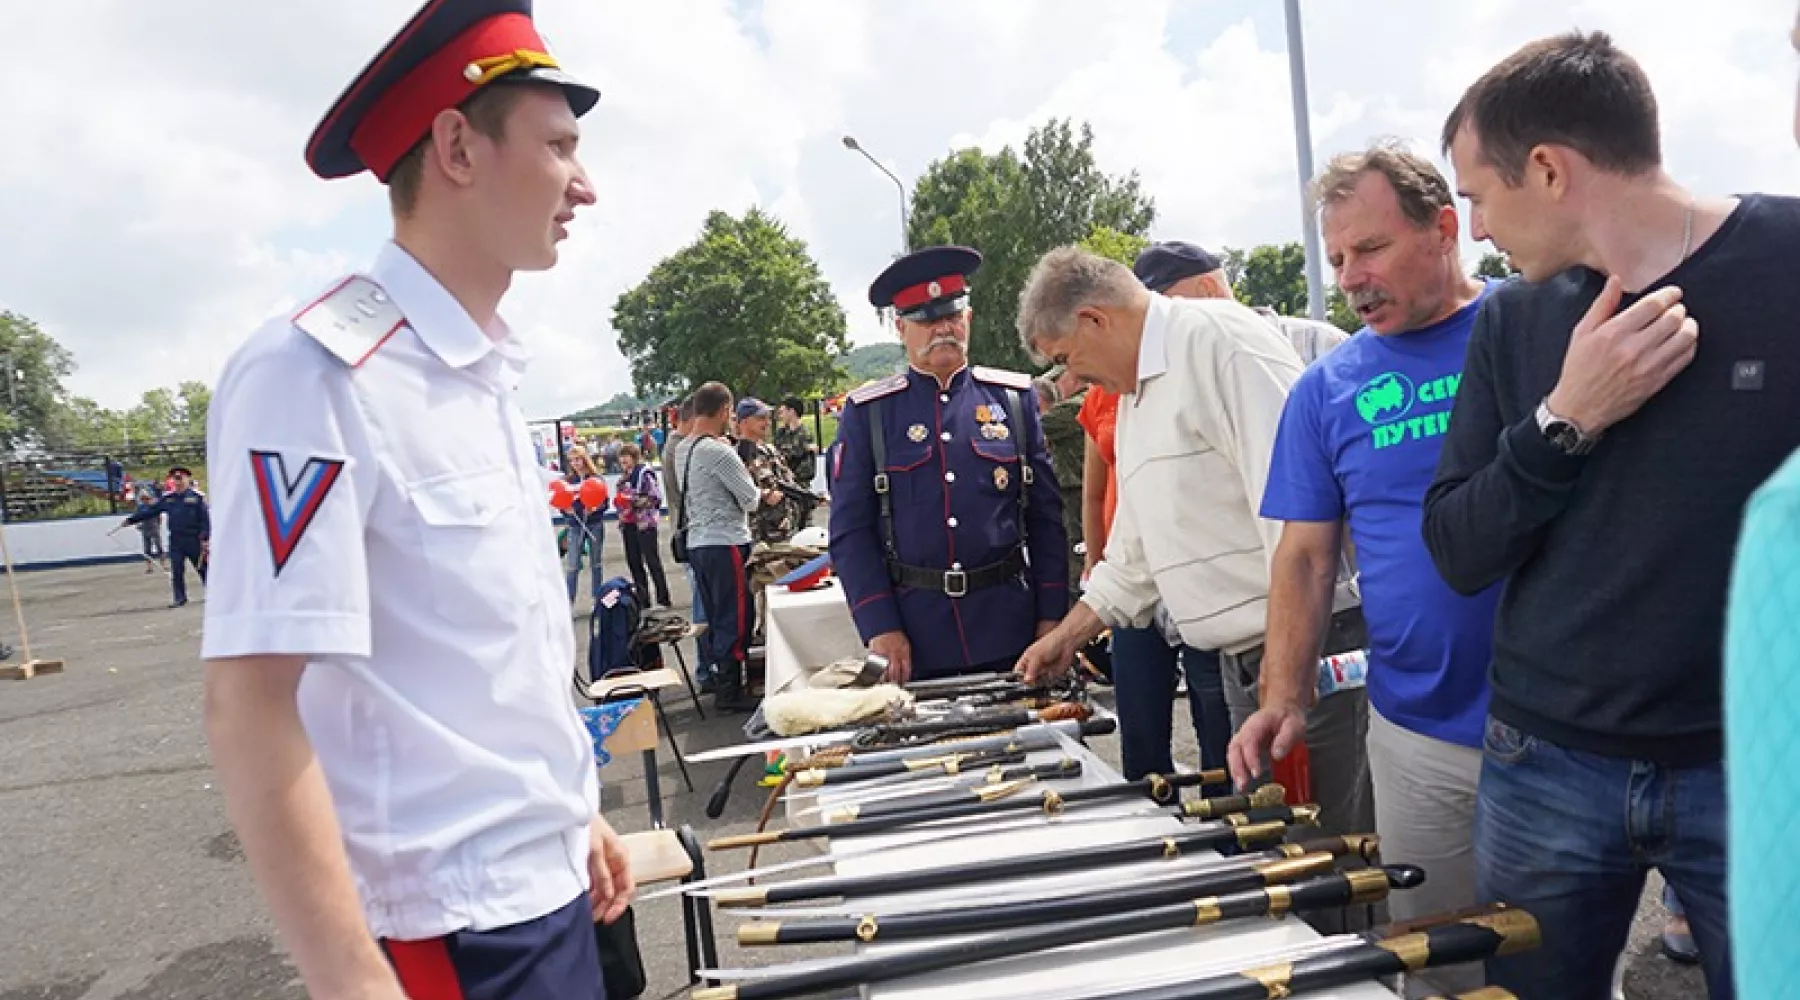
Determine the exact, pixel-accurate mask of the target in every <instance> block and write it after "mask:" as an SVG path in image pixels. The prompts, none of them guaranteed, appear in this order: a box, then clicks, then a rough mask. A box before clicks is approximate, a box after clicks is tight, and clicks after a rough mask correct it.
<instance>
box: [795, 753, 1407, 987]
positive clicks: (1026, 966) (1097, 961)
mask: <svg viewBox="0 0 1800 1000" xmlns="http://www.w3.org/2000/svg"><path fill="white" fill-rule="evenodd" d="M1070 755H1073V756H1077V757H1078V758H1079V759H1080V760H1081V762H1082V775H1081V777H1079V778H1077V779H1072V780H1069V781H1058V782H1053V783H1050V787H1060V788H1063V789H1065V790H1066V789H1069V788H1075V787H1084V786H1089V785H1097V784H1106V783H1112V782H1117V781H1120V780H1122V779H1121V778H1120V776H1119V775H1118V773H1117V772H1115V771H1114V770H1113V769H1112V768H1111V767H1109V766H1108V765H1107V764H1106V763H1105V762H1104V761H1102V760H1101V759H1100V758H1099V757H1098V756H1096V755H1095V754H1093V753H1092V752H1091V751H1089V750H1088V749H1087V748H1086V747H1081V746H1079V745H1075V746H1074V747H1073V750H1072V751H1071V750H1067V749H1057V750H1049V751H1043V752H1039V753H1034V754H1032V755H1031V757H1030V761H1031V762H1032V763H1048V762H1051V761H1054V760H1057V759H1059V758H1061V757H1063V756H1070ZM842 794H844V795H851V794H854V792H852V791H850V790H848V789H846V790H845V792H844V793H842ZM840 797H841V796H838V795H831V794H827V795H822V796H820V804H824V803H828V802H832V801H834V800H838V799H839V798H840ZM1152 808H1153V807H1152V806H1151V805H1150V803H1148V802H1147V801H1132V802H1120V803H1116V804H1107V805H1098V804H1096V805H1093V806H1084V807H1081V808H1079V809H1071V810H1070V811H1069V812H1068V813H1066V814H1065V820H1064V821H1063V822H1059V823H1051V822H1043V823H1039V824H1037V825H1034V826H1027V827H1023V828H1020V827H1013V828H1010V829H1005V830H997V831H995V832H993V833H984V834H977V835H970V836H958V837H955V838H954V839H951V840H947V841H942V842H932V841H925V842H918V841H917V840H916V838H917V836H918V831H917V830H913V831H910V832H899V833H894V834H874V835H867V836H859V837H845V838H838V839H834V840H832V841H831V845H830V846H831V848H832V849H833V850H835V851H838V852H855V853H854V855H852V856H850V857H846V858H844V859H843V860H840V861H839V862H838V863H837V864H836V866H835V867H836V870H837V873H838V874H840V875H849V876H857V875H872V874H876V873H881V872H892V871H906V870H909V869H917V868H923V867H929V866H936V865H943V864H949V863H961V862H967V861H975V860H985V859H995V858H1005V857H1016V856H1019V855H1023V854H1031V853H1036V852H1043V851H1070V850H1073V851H1079V850H1082V849H1083V848H1085V847H1090V846H1097V845H1103V844H1115V843H1119V842H1122V841H1125V840H1132V839H1138V838H1142V837H1150V836H1156V835H1159V834H1164V833H1168V832H1171V831H1174V830H1177V829H1180V828H1181V824H1180V822H1179V821H1177V820H1176V819H1174V818H1173V817H1170V816H1168V815H1166V814H1160V813H1155V812H1153V811H1150V810H1152ZM1147 812H1148V814H1146V813H1147ZM1020 815H1030V814H1029V813H1021V814H1020ZM1095 816H1110V817H1113V818H1109V819H1107V820H1105V821H1103V822H1085V821H1086V820H1087V819H1088V818H1089V817H1095ZM1067 820H1081V821H1082V822H1075V823H1070V822H1067ZM1007 821H1008V820H1006V819H996V820H995V821H994V822H996V823H1004V822H1007ZM944 829H945V830H946V832H949V831H955V832H957V833H961V832H962V831H963V830H964V829H967V827H966V826H962V827H946V828H944ZM909 839H913V842H912V843H911V844H907V845H906V846H898V845H902V844H904V843H905V842H906V841H908V840H909ZM1218 857H1219V855H1218V854H1215V853H1212V852H1206V853H1204V854H1198V855H1195V856H1194V857H1192V858H1184V859H1181V860H1178V861H1174V862H1162V861H1158V862H1150V863H1147V864H1144V865H1133V866H1128V867H1118V868H1109V869H1103V870H1100V871H1095V872H1074V873H1069V874H1062V875H1056V876H1050V877H1042V878H1037V879H1033V880H1030V881H1029V882H1026V881H1015V882H1013V883H1008V884H1006V885H1003V886H996V885H988V886H985V887H975V888H974V889H939V890H929V891H925V892H913V893H903V894H896V895H892V896H883V897H866V898H860V899H858V900H857V901H856V909H857V910H858V911H859V912H880V911H881V910H882V909H883V908H884V907H887V908H889V909H895V908H904V907H906V906H907V905H909V904H915V903H918V902H920V901H931V902H943V901H948V900H953V899H959V898H960V899H972V898H981V897H984V896H991V895H992V894H994V893H995V892H1006V893H1015V892H1027V893H1029V892H1032V891H1042V892H1049V891H1051V890H1064V889H1069V888H1103V887H1105V888H1110V887H1114V886H1117V885H1119V884H1121V883H1125V882H1129V881H1131V880H1132V879H1133V878H1134V877H1138V876H1143V875H1149V874H1152V873H1169V872H1172V871H1176V870H1178V869H1177V868H1175V867H1172V866H1197V865H1203V864H1205V863H1206V862H1207V861H1211V860H1216V859H1217V858H1218ZM943 940H947V939H939V940H938V941H934V942H919V941H908V942H900V943H894V944H887V945H862V946H858V947H859V949H875V950H878V951H880V952H885V953H898V952H904V951H908V950H915V949H917V948H919V947H921V946H929V945H931V944H936V943H941V941H943ZM1318 940H1320V935H1319V934H1318V933H1317V932H1316V931H1314V930H1313V929H1312V928H1311V927H1309V926H1307V925H1306V923H1305V922H1304V921H1302V920H1300V919H1298V918H1296V917H1288V918H1286V919H1281V920H1268V919H1256V920H1237V921H1229V922H1226V923H1222V924H1218V925H1214V926H1212V927H1206V928H1198V929H1187V930H1178V931H1165V932H1159V933H1156V934H1143V935H1135V936H1132V937H1128V938H1121V939H1118V940H1114V941H1106V942H1097V943H1094V944H1087V945H1076V946H1071V947H1067V948H1060V949H1056V950H1053V951H1049V952H1041V953H1037V954H1032V955H1024V956H1019V957H1017V958H1010V959H1002V960H999V961H993V962H985V963H981V964H979V965H976V966H971V967H967V968H962V969H952V970H947V971H944V972H937V973H930V974H927V975H923V976H917V977H913V978H911V979H908V980H905V981H902V982H895V983H885V984H880V985H877V986H874V987H871V988H867V989H865V990H864V991H863V994H864V996H866V997H868V998H869V1000H1058V998H1069V997H1078V996H1082V995H1092V994H1095V993H1101V992H1111V991H1117V990H1119V989H1122V988H1127V987H1129V986H1132V985H1149V984H1150V982H1153V981H1157V982H1168V981H1169V980H1168V975H1169V974H1170V973H1176V972H1182V973H1189V974H1196V975H1197V974H1207V973H1212V974H1218V973H1221V972H1223V971H1235V970H1239V969H1242V968H1245V967H1247V966H1249V965H1252V964H1256V963H1257V962H1258V960H1259V956H1262V955H1264V954H1266V953H1268V952H1270V951H1272V950H1274V949H1277V948H1285V947H1291V946H1296V945H1304V944H1306V943H1308V942H1314V941H1318ZM1158 977H1160V978H1158ZM1307 996H1308V997H1309V998H1316V1000H1394V995H1393V994H1392V993H1390V992H1389V991H1388V990H1386V989H1384V988H1383V987H1381V986H1380V985H1379V984H1376V983H1373V982H1370V983H1364V984H1359V985H1355V986H1348V987H1343V988H1340V989H1336V990H1330V991H1322V992H1317V993H1309V994H1307Z"/></svg>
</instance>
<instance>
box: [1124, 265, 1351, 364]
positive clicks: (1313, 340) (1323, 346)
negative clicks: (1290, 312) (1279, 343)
mask: <svg viewBox="0 0 1800 1000" xmlns="http://www.w3.org/2000/svg"><path fill="white" fill-rule="evenodd" d="M1131 270H1132V273H1133V274H1136V275H1137V277H1138V280H1139V281H1142V282H1143V283H1144V287H1145V288H1148V289H1150V290H1151V291H1153V292H1161V293H1162V294H1164V295H1167V296H1168V297H1169V298H1172V299H1232V300H1234V301H1235V300H1236V299H1237V293H1236V292H1234V291H1232V288H1231V282H1229V281H1227V280H1225V265H1224V264H1223V263H1222V262H1221V261H1220V260H1219V258H1217V257H1214V256H1213V255H1212V254H1210V253H1207V252H1206V250H1204V249H1203V248H1201V247H1198V246H1195V245H1194V244H1192V243H1183V242H1181V241H1180V240H1166V241H1164V242H1162V243H1152V244H1150V245H1149V246H1147V247H1145V248H1144V249H1143V251H1142V252H1141V253H1139V254H1138V257H1137V263H1136V264H1134V265H1133V266H1132V268H1131ZM1250 308H1251V309H1253V310H1254V311H1255V312H1256V314H1257V315H1258V316H1261V317H1262V318H1263V319H1265V320H1268V322H1269V325H1271V326H1273V327H1274V328H1275V329H1277V330H1279V331H1281V335H1282V336H1283V337H1285V338H1287V341H1288V343H1290V344H1292V345H1294V351H1295V352H1296V353H1298V354H1299V355H1300V362H1301V363H1302V364H1305V365H1310V364H1312V363H1313V362H1314V361H1317V360H1318V359H1319V356H1320V355H1321V354H1324V353H1326V352H1327V351H1330V350H1331V349H1332V348H1334V347H1336V346H1337V345H1339V344H1341V343H1343V342H1344V341H1346V340H1348V339H1349V337H1350V335H1349V334H1347V333H1345V332H1344V331H1342V330H1340V329H1338V328H1337V327H1335V326H1332V325H1331V324H1330V323H1321V322H1319V321H1318V320H1312V319H1300V318H1298V317H1295V316H1283V315H1281V314H1280V313H1277V312H1276V311H1275V310H1273V309H1270V308H1269V307H1267V306H1259V305H1255V304H1252V305H1251V307H1250Z"/></svg>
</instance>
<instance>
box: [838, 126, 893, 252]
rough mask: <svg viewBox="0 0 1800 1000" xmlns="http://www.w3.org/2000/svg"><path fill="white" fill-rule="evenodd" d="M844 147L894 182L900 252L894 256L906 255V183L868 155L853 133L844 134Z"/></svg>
mask: <svg viewBox="0 0 1800 1000" xmlns="http://www.w3.org/2000/svg"><path fill="white" fill-rule="evenodd" d="M844 148H845V149H849V150H853V151H855V152H858V153H861V154H862V155H863V158H864V159H866V160H868V161H869V162H870V163H873V164H875V169H877V170H879V171H881V172H882V173H884V174H886V175H887V176H888V180H890V181H893V182H894V187H896V188H898V189H899V191H900V252H899V253H898V254H896V255H895V256H898V257H904V256H906V252H907V250H908V249H909V247H908V242H909V241H908V240H907V238H906V185H905V184H903V183H901V182H900V178H898V177H895V176H894V172H893V171H892V170H889V169H888V168H887V167H886V166H885V165H883V164H882V162H881V161H880V160H877V159H876V158H875V157H874V156H872V155H870V153H869V151H868V150H866V149H864V148H862V145H861V144H860V143H858V142H857V141H856V137H855V136H853V135H847V136H844Z"/></svg>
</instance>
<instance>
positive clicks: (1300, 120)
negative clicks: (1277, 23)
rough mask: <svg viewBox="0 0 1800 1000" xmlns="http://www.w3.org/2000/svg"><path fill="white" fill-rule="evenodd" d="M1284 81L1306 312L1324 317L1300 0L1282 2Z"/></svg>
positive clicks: (1323, 291)
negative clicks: (1295, 159)
mask: <svg viewBox="0 0 1800 1000" xmlns="http://www.w3.org/2000/svg"><path fill="white" fill-rule="evenodd" d="M1286 7H1287V43H1288V44H1287V50H1288V78H1289V80H1290V82H1291V86H1292V90H1293V96H1294V146H1295V147H1296V151H1297V152H1298V153H1299V160H1300V219H1301V231H1302V233H1304V238H1305V243H1304V244H1303V245H1304V247H1305V249H1306V312H1307V315H1309V316H1311V317H1312V318H1313V319H1324V318H1325V277H1324V273H1323V268H1321V267H1320V264H1319V258H1320V253H1319V218H1318V215H1317V214H1315V213H1314V212H1313V206H1312V191H1311V190H1310V188H1311V186H1312V176H1313V161H1312V122H1311V117H1310V115H1309V114H1308V112H1307V110H1306V42H1305V40H1304V38H1303V37H1302V36H1303V35H1304V32H1303V31H1302V30H1301V25H1300V0H1286Z"/></svg>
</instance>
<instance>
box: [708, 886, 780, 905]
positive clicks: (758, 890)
mask: <svg viewBox="0 0 1800 1000" xmlns="http://www.w3.org/2000/svg"><path fill="white" fill-rule="evenodd" d="M768 901H769V890H767V889H765V888H762V887H760V886H753V887H751V888H748V889H730V890H727V891H725V892H721V893H717V894H715V895H714V896H713V903H715V904H716V905H718V906H722V907H731V906H763V905H765V904H767V903H768Z"/></svg>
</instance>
